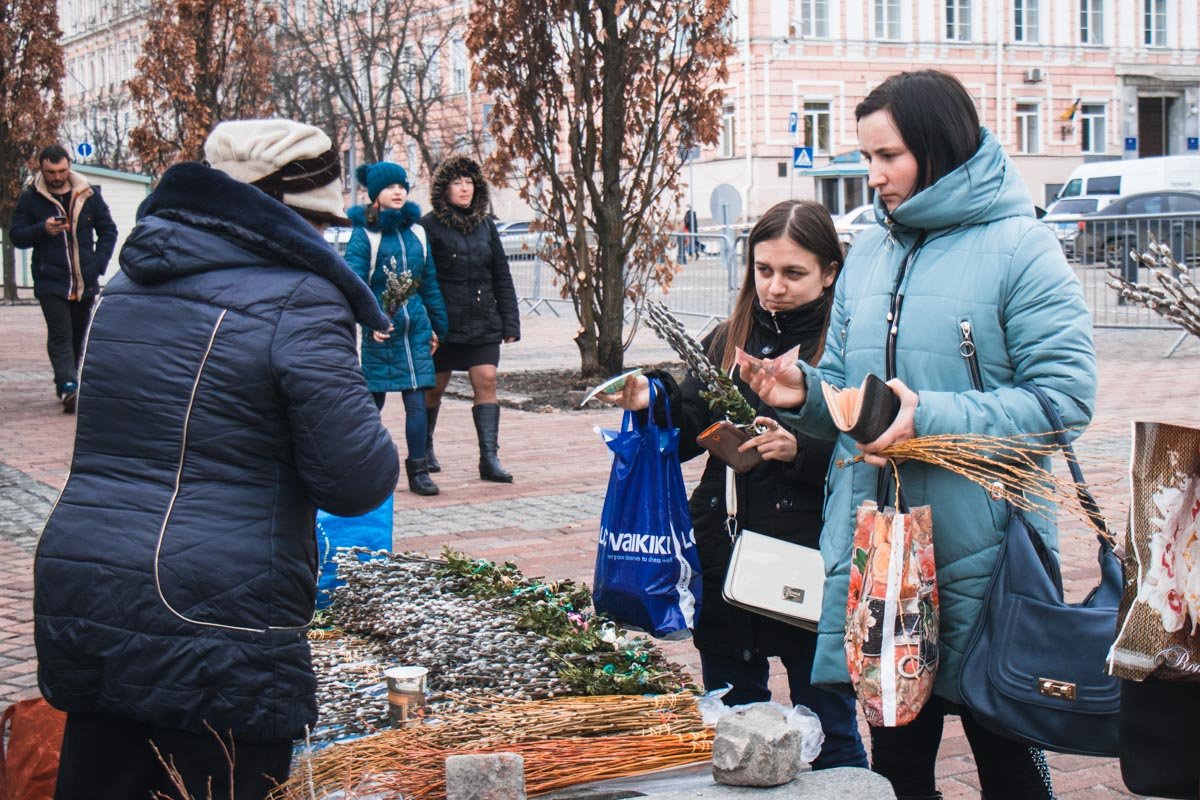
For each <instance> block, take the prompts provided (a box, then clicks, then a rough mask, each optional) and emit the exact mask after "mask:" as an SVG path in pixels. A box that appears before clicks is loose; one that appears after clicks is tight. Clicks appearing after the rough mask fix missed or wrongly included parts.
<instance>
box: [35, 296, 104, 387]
mask: <svg viewBox="0 0 1200 800" xmlns="http://www.w3.org/2000/svg"><path fill="white" fill-rule="evenodd" d="M95 299H96V298H95V296H92V297H85V298H84V299H82V300H68V299H67V298H65V297H39V298H38V302H39V303H40V304H41V306H42V316H43V317H45V318H46V354H47V355H49V356H50V366H51V367H52V368H53V369H54V386H55V388H56V389H57V391H58V393H59V395H61V394H62V390H63V386H64V385H66V384H68V383H71V382H78V381H79V359H81V358H83V337H84V334H85V333H87V325H88V318H89V317H90V316H91V313H92V303H93V302H94V301H95Z"/></svg>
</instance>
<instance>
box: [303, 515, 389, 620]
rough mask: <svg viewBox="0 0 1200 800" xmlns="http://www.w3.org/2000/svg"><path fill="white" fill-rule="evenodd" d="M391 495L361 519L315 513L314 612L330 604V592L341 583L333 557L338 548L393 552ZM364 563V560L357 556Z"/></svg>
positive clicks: (364, 557) (331, 596) (331, 593)
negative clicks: (315, 578) (316, 568)
mask: <svg viewBox="0 0 1200 800" xmlns="http://www.w3.org/2000/svg"><path fill="white" fill-rule="evenodd" d="M392 501H393V497H392V495H388V498H387V500H384V501H383V504H382V505H381V506H379V508H377V509H375V510H374V511H368V512H367V513H366V514H363V515H362V516H360V517H339V516H337V515H336V514H330V513H329V512H328V511H321V510H320V509H317V563H319V564H320V571H319V572H318V573H317V608H326V607H327V606H328V605H329V604H330V603H332V602H333V590H334V589H336V588H337V587H338V586H341V585H342V583H343V581H340V580H338V578H337V564H335V563H334V561H333V557H334V556H335V555H337V551H338V548H339V547H366V548H368V549H370V550H371V551H376V550H389V551H390V550H391V549H392ZM360 558H363V559H364V560H365V559H366V556H360Z"/></svg>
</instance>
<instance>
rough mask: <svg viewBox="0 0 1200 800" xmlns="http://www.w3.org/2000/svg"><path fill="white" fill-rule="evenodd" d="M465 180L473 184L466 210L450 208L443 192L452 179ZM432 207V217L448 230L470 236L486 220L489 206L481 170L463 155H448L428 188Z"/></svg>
mask: <svg viewBox="0 0 1200 800" xmlns="http://www.w3.org/2000/svg"><path fill="white" fill-rule="evenodd" d="M462 177H468V178H470V179H471V181H472V182H473V183H474V184H475V196H474V197H472V198H471V205H470V206H469V207H468V208H467V209H465V210H464V209H460V208H457V207H455V206H452V205H450V203H449V202H448V201H447V200H446V189H448V188H450V182H451V181H453V180H454V179H455V178H462ZM430 195H431V199H430V202H431V203H432V204H433V214H434V216H436V217H437V218H438V221H439V222H441V223H442V224H443V225H445V226H446V227H448V228H452V229H454V230H456V231H458V232H459V233H470V232H471V231H473V230H475V228H477V227H479V225H480V223H482V222H483V221H484V220H485V219H487V214H488V208H489V206H490V205H491V197H490V196H489V195H490V192H489V190H488V184H487V181H485V180H484V179H483V171H482V170H480V169H479V165H478V164H476V163H475V162H474V161H473V160H471V159H469V158H467V157H466V156H450V158H447V159H446V160H445V161H443V162H442V163H441V164H439V165H438V168H437V170H436V171H434V173H433V186H432V187H431V188H430Z"/></svg>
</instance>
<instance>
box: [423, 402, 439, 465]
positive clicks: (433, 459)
mask: <svg viewBox="0 0 1200 800" xmlns="http://www.w3.org/2000/svg"><path fill="white" fill-rule="evenodd" d="M441 410H442V404H441V403H438V404H437V405H436V406H434V407H433V408H430V407H429V406H425V461H427V462H428V463H429V471H430V472H441V471H442V465H441V464H440V463H439V462H438V460H437V456H435V455H434V454H433V429H434V428H436V427H437V417H438V412H439V411H441Z"/></svg>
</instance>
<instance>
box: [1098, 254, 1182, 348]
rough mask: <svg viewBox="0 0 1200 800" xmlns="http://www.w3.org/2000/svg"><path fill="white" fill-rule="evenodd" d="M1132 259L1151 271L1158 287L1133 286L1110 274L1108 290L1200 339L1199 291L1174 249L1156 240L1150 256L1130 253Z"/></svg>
mask: <svg viewBox="0 0 1200 800" xmlns="http://www.w3.org/2000/svg"><path fill="white" fill-rule="evenodd" d="M1129 257H1130V258H1132V259H1133V260H1135V261H1139V262H1141V263H1142V264H1143V265H1145V266H1146V267H1147V268H1149V269H1150V274H1151V275H1153V276H1154V279H1155V280H1156V281H1157V282H1158V285H1157V286H1154V285H1151V284H1145V283H1133V282H1131V281H1128V280H1126V279H1125V278H1124V277H1123V276H1121V275H1120V274H1119V273H1116V272H1110V273H1108V274H1109V280H1108V285H1109V287H1110V288H1112V289H1116V290H1117V291H1118V292H1120V293H1121V297H1123V298H1124V299H1125V300H1126V301H1127V302H1132V303H1137V304H1138V305H1140V306H1145V307H1146V308H1148V309H1150V310H1151V311H1153V312H1155V313H1156V314H1159V315H1160V316H1163V317H1166V318H1167V319H1168V320H1170V321H1171V322H1174V323H1175V324H1176V325H1178V326H1180V327H1181V328H1183V329H1184V330H1186V331H1187V332H1188V333H1190V334H1192V335H1193V336H1200V290H1198V289H1197V287H1196V284H1195V283H1194V282H1193V281H1192V278H1191V276H1190V275H1189V274H1188V268H1187V265H1186V264H1184V263H1183V262H1182V261H1177V260H1176V259H1175V256H1174V255H1173V254H1172V253H1171V248H1170V247H1169V246H1167V245H1166V244H1163V243H1161V242H1156V241H1153V237H1151V242H1150V249H1149V250H1148V251H1147V252H1144V253H1138V252H1137V251H1136V250H1130V251H1129Z"/></svg>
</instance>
